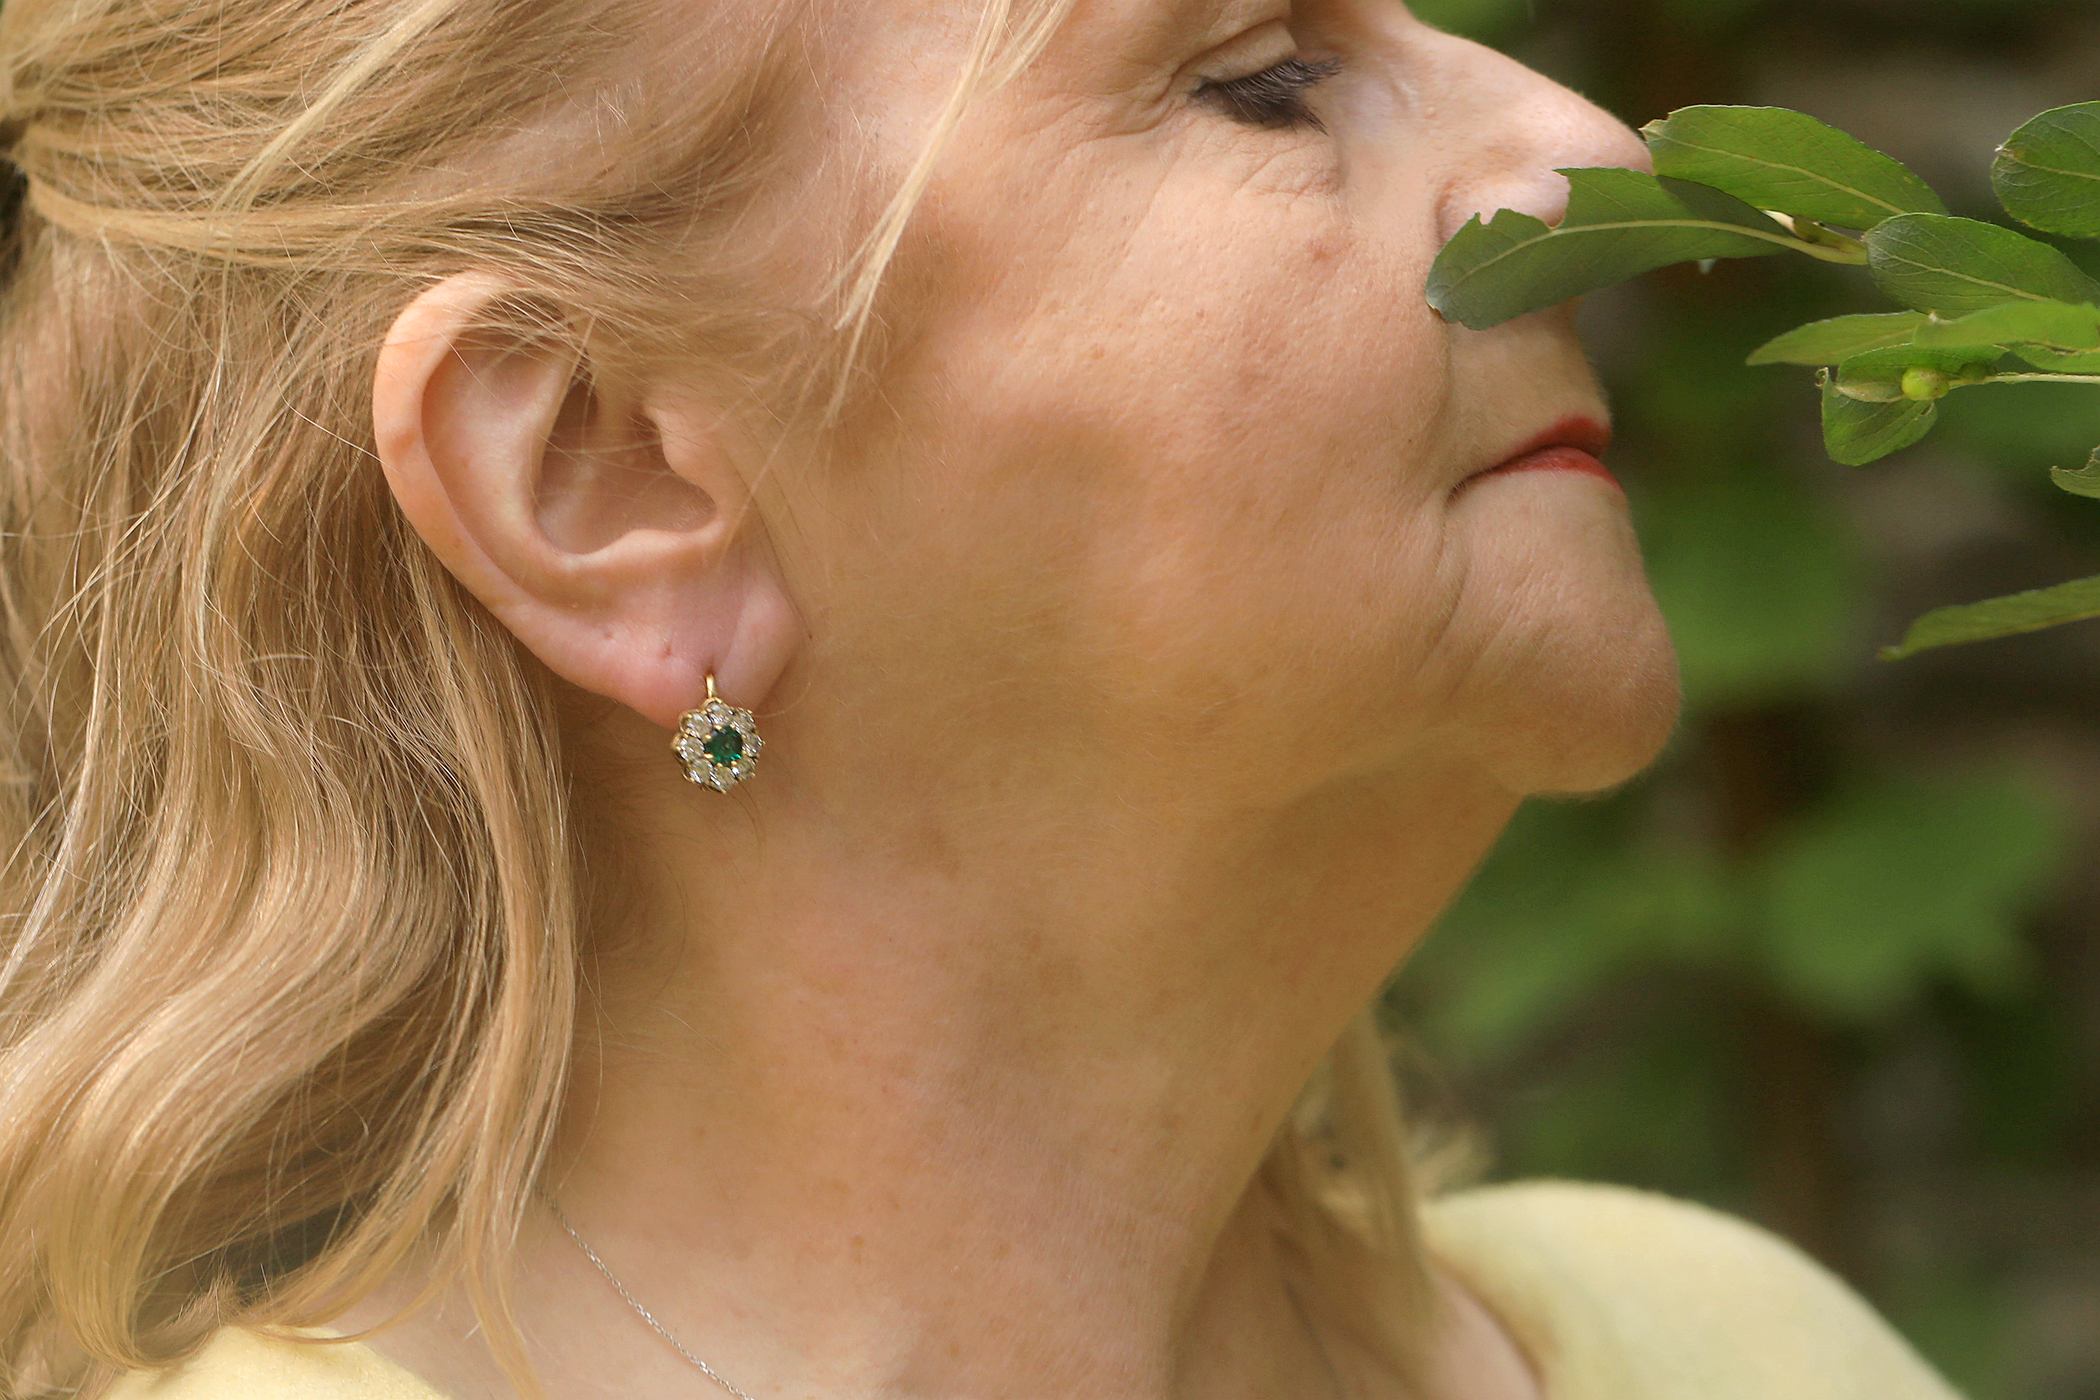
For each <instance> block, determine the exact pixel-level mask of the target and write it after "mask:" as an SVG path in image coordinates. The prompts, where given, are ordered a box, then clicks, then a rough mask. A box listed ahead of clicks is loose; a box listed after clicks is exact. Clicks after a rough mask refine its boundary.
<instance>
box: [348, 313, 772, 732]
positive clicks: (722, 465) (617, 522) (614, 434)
mask: <svg viewBox="0 0 2100 1400" xmlns="http://www.w3.org/2000/svg"><path fill="white" fill-rule="evenodd" d="M508 294H509V289H508V288H507V287H506V286H505V285H504V284H502V283H501V282H499V281H498V280H496V279H494V278H492V277H488V276H485V275H482V274H476V273H465V274H461V275H458V276H455V277H452V278H448V279H446V280H445V281H444V282H441V283H439V284H437V285H436V286H434V287H432V288H430V289H429V290H428V291H426V292H424V293H423V294H422V295H421V296H419V297H417V298H416V300H415V301H414V302H412V303H411V304H410V305H409V306H408V307H407V308H406V309H405V310H404V311H403V312H402V313H401V315H400V317H399V318H398V319H397V320H396V321H395V323H394V326H393V329H392V331H391V332H390V333H389V334H388V336H387V339H386V342H385V344H384V346H383V347H382V348H381V351H380V355H379V362H378V365H377V368H376V371H375V373H374V376H373V388H372V422H373V433H374V441H375V444H376V446H377V448H378V454H379V459H380V463H381V465H382V467H383V469H384V470H385V472H386V477H387V481H388V484H389V485H390V486H391V487H392V489H393V492H394V496H395V499H396V500H397V501H398V502H399V504H400V506H401V509H402V512H403V514H404V515H406V516H407V518H408V520H409V522H410V523H411V525H413V526H414V528H415V530H416V532H417V533H418V535H420V536H421V537H422V539H423V540H424V542H425V543H426V544H428V545H429V547H430V548H431V550H432V551H433V552H434V553H435V554H436V555H437V556H438V558H439V559H440V560H441V561H442V562H443V563H444V565H445V566H446V568H447V569H449V570H450V571H451V572H452V574H453V575H454V577H456V578H457V579H458V580H459V581H460V583H461V584H463V585H464V586H465V587H466V588H467V589H468V590H469V591H470V592H472V593H473V594H474V595H475V597H477V598H478V599H480V600H481V602H482V603H483V605H484V606H486V607H487V608H488V609H489V611H490V612H491V613H492V614H494V615H495V616H496V617H497V618H498V620H500V621H501V622H502V623H503V624H504V625H505V626H506V627H508V628H509V629H510V630H511V631H512V633H514V634H515V635H516V636H517V637H518V639H519V640H520V641H521V642H523V643H524V644H525V646H526V647H527V648H528V649H529V650H531V651H532V652H533V654H534V655H536V656H537V657H538V658H539V659H540V660H541V661H542V662H544V663H545V664H546V665H547V667H548V668H549V669H550V670H552V671H553V672H554V673H555V674H557V675H559V676H561V677H562V678H563V679H565V680H568V681H570V682H571V683H573V684H575V685H577V686H580V687H582V688H583V689H585V690H588V691H591V692H593V693H595V694H598V695H603V696H606V697H608V698H610V699H613V700H616V701H619V702H620V703H622V704H624V705H626V706H628V707H629V708H631V709H633V710H635V711H636V712H638V713H640V714H641V715H643V716H644V717H646V718H648V719H650V720H652V721H653V722H655V723H657V724H659V725H662V726H664V727H666V728H669V727H671V726H672V725H674V724H675V723H676V721H677V717H678V715H679V714H680V713H681V712H682V711H684V710H686V709H688V708H690V707H691V706H692V705H694V704H695V703H697V700H698V697H700V696H702V695H704V694H705V691H706V678H707V676H708V674H709V673H710V672H712V673H714V674H715V676H716V677H717V681H718V684H719V685H720V686H721V688H722V690H723V693H724V694H725V695H727V696H729V697H730V698H732V699H733V700H734V701H735V702H736V703H738V704H741V705H745V706H747V707H750V706H755V705H757V704H759V703H760V702H761V701H762V700H763V698H764V696H765V694H766V693H767V692H768V691H770V689H771V688H772V686H773V683H774V682H775V680H777V678H778V676H779V674H780V672H781V671H782V670H783V669H785V666H786V664H787V661H788V659H789V657H790V656H791V655H792V653H793V651H794V648H795V645H796V641H797V639H798V634H799V621H798V620H797V617H796V613H795V609H794V607H793V606H792V604H791V603H789V601H788V599H787V594H786V590H785V588H784V586H783V584H782V581H781V578H780V575H779V570H778V568H777V565H776V562H775V560H774V557H773V554H772V550H771V548H770V543H769V541H768V540H767V539H766V538H765V529H764V522H763V521H762V519H761V518H760V517H759V514H758V512H757V511H756V510H755V509H754V508H752V503H751V502H750V499H749V487H748V485H747V483H746V481H745V479H744V476H743V474H742V471H741V470H740V464H739V463H738V462H737V461H736V460H735V456H734V454H733V452H732V451H731V444H730V442H729V440H728V438H727V435H726V434H725V433H723V432H722V431H721V430H720V428H719V420H715V423H716V425H715V426H712V427H711V426H710V420H709V418H708V416H707V415H706V414H704V413H701V412H675V411H671V410H664V409H653V410H652V409H645V408H644V406H643V405H644V404H645V402H646V401H647V400H648V398H649V395H648V394H646V393H645V392H643V390H642V389H641V387H639V386H633V387H623V386H619V385H614V384H607V383H601V382H599V380H598V379H597V377H596V376H595V375H594V374H593V366H592V365H591V364H590V363H589V361H588V357H587V356H586V355H584V354H583V353H581V352H580V351H579V350H578V349H577V347H576V346H575V345H574V344H573V343H568V342H566V341H564V340H562V339H560V338H557V337H556V336H554V335H551V334H549V333H547V332H546V331H545V330H544V329H539V328H536V327H532V326H528V325H526V324H524V323H521V322H520V323H507V322H506V321H505V320H504V318H503V317H502V314H501V313H502V312H503V310H504V309H505V305H504V304H505V301H506V298H507V296H508Z"/></svg>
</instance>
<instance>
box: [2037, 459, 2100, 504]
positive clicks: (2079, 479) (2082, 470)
mask: <svg viewBox="0 0 2100 1400" xmlns="http://www.w3.org/2000/svg"><path fill="white" fill-rule="evenodd" d="M2049 479H2050V480H2051V481H2053V482H2055V483H2056V484H2057V485H2058V486H2059V487H2061V488H2062V489H2064V490H2066V491H2068V492H2070V493H2071V494H2072V495H2074V496H2091V497H2093V498H2094V499H2096V500H2100V447H2096V448H2094V449H2093V455H2092V456H2090V457H2088V458H2086V459H2085V465H2084V466H2082V467H2079V468H2078V469H2076V470H2075V471H2074V470H2072V469H2070V468H2068V467H2051V468H2049Z"/></svg>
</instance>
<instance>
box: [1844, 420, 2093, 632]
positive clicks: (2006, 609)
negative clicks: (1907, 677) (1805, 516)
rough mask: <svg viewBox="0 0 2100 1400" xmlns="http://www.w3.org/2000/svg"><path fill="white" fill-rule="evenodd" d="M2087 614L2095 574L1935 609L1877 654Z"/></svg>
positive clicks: (2071, 619) (2050, 624)
mask: <svg viewBox="0 0 2100 1400" xmlns="http://www.w3.org/2000/svg"><path fill="white" fill-rule="evenodd" d="M1930 406H1931V405H1929V404H1928V405H1926V407H1930ZM2089 617H2100V578H2081V579H2073V580H2071V581H2070V582H2069V583H2059V584H2057V585H2055V586H2054V587H2052V588H2036V589H2032V590H2030V591H2028V592H2026V593H2009V594H2007V595H2006V596H2005V597H2003V598H1992V599H1989V600H1987V601H1985V602H1981V603H1962V604H1960V605H1958V606H1956V607H1951V608H1940V609H1937V610H1936V611H1933V612H1929V613H1927V614H1925V616H1923V617H1921V618H1919V619H1918V620H1917V621H1916V622H1913V623H1912V624H1911V625H1910V631H1908V632H1906V633H1905V634H1904V636H1903V640H1902V642H1901V643H1899V644H1898V645H1896V646H1892V647H1884V648H1883V649H1882V652H1881V659H1882V660H1884V661H1901V660H1902V659H1903V658H1904V657H1906V656H1912V655H1915V654H1916V653H1918V652H1921V651H1927V650H1929V649H1931V648H1933V647H1946V646H1954V645H1956V644H1958V643H1961V642H1982V641H1988V640H1989V639H1991V638H1992V637H2011V636H2015V635H2017V634H2019V633H2021V632H2039V631H2041V630H2042V629H2043V628H2044V627H2056V626H2060V625H2062V624H2063V623H2066V622H2082V621H2084V620H2085V619H2086V618H2089Z"/></svg>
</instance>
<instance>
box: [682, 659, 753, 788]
mask: <svg viewBox="0 0 2100 1400" xmlns="http://www.w3.org/2000/svg"><path fill="white" fill-rule="evenodd" d="M765 746H766V741H765V740H763V739H761V738H759V737H758V721H757V720H755V719H753V718H752V717H751V712H750V711H749V710H740V709H738V708H737V707H736V706H734V705H732V704H729V703H728V702H727V701H725V700H722V699H720V698H719V697H717V696H716V695H715V673H714V672H712V671H709V672H708V673H707V702H706V703H705V704H703V705H702V706H701V707H700V708H699V709H697V710H687V711H686V712H685V713H684V714H682V715H680V716H679V717H678V732H677V733H676V734H674V735H673V736H672V737H671V751H672V752H673V753H675V754H677V755H678V762H679V764H680V766H682V767H683V768H684V769H685V775H686V777H688V778H690V779H692V780H693V781H694V782H696V783H698V784H700V786H702V787H711V788H713V789H714V790H715V791H716V792H727V791H729V789H731V788H733V787H735V786H736V785H737V784H738V783H740V782H742V781H744V779H746V778H748V777H750V776H751V770H752V769H753V768H755V767H757V766H758V751H759V750H760V749H762V748H764V747H765Z"/></svg>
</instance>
